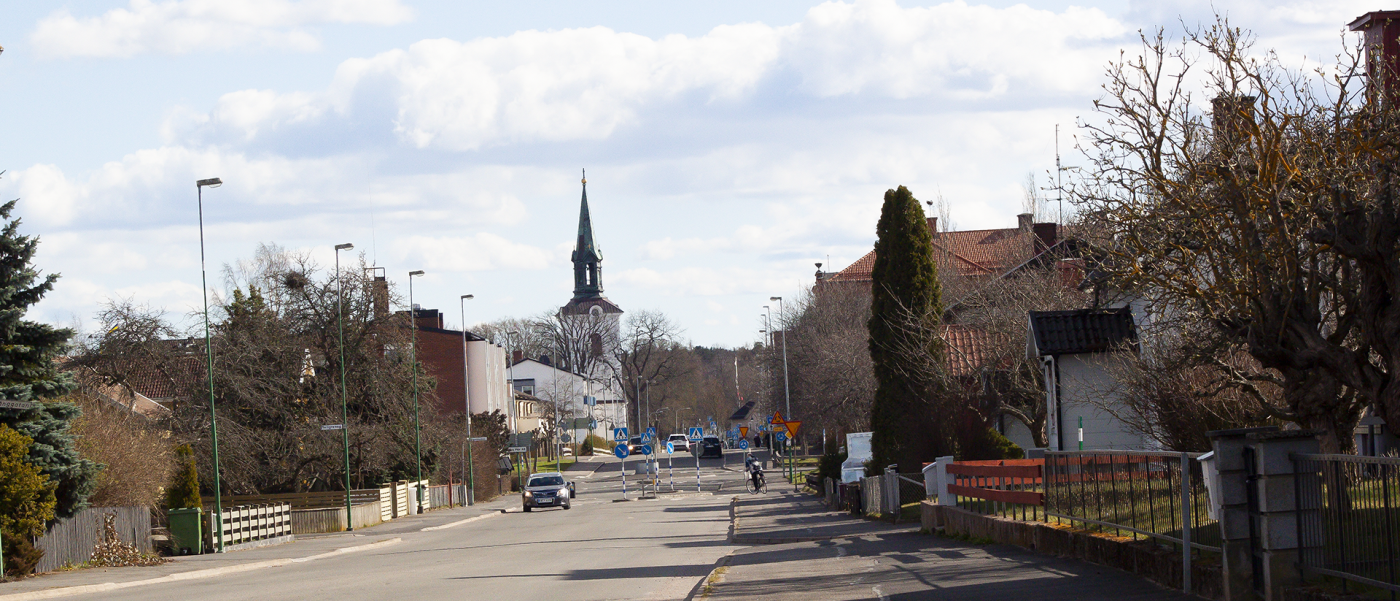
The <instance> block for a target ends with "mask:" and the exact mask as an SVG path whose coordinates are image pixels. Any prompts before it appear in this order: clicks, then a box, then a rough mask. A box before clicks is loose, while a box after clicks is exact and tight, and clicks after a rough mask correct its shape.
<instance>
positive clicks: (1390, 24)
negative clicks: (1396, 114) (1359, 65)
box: [1347, 10, 1400, 103]
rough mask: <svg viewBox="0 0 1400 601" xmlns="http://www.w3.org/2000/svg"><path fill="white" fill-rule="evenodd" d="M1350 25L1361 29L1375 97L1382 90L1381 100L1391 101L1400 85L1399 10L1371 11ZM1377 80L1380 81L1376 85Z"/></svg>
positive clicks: (1355, 28) (1367, 67) (1371, 87)
mask: <svg viewBox="0 0 1400 601" xmlns="http://www.w3.org/2000/svg"><path fill="white" fill-rule="evenodd" d="M1347 27H1349V28H1350V29H1351V30H1352V31H1360V32H1362V37H1363V42H1364V50H1365V52H1366V74H1367V75H1368V76H1369V77H1370V79H1371V82H1370V83H1371V86H1370V95H1371V98H1372V100H1373V101H1374V100H1375V99H1376V98H1375V97H1376V95H1377V94H1380V95H1381V96H1382V97H1381V100H1383V101H1385V102H1387V103H1389V102H1391V101H1392V100H1391V99H1392V98H1394V97H1395V94H1396V92H1397V87H1400V64H1397V63H1400V11H1397V10H1380V11H1375V12H1369V13H1366V14H1364V15H1361V16H1360V17H1357V18H1356V20H1355V21H1352V22H1351V23H1348V24H1347ZM1377 81H1379V82H1380V84H1381V85H1379V86H1378V85H1376V83H1377Z"/></svg>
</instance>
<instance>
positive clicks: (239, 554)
mask: <svg viewBox="0 0 1400 601" xmlns="http://www.w3.org/2000/svg"><path fill="white" fill-rule="evenodd" d="M518 504H519V501H518V500H517V498H516V497H515V496H514V495H509V494H507V495H503V496H501V497H497V498H496V499H493V500H491V501H489V502H485V503H477V504H476V505H473V506H471V507H454V508H451V509H440V510H437V511H431V512H428V513H425V514H422V515H415V516H407V517H402V518H398V519H396V520H392V521H389V522H385V523H382V524H378V525H376V526H371V527H369V528H362V529H359V530H356V531H354V532H333V533H326V534H309V535H300V536H297V539H296V541H294V542H291V543H287V544H282V545H273V546H268V547H260V548H257V549H248V550H246V551H231V552H228V553H206V554H203V555H192V556H184V557H174V558H171V561H170V562H167V563H165V564H162V565H158V566H149V567H129V568H90V569H82V570H71V571H64V572H49V573H46V574H40V575H38V576H35V577H32V578H26V579H24V580H19V581H15V582H6V583H0V601H20V600H27V599H38V598H49V597H50V596H52V597H61V596H64V595H65V594H68V593H69V592H75V591H65V590H60V589H68V588H71V587H101V586H106V585H113V586H114V587H121V586H129V585H132V584H135V583H138V582H141V581H148V580H153V579H158V578H169V579H186V578H200V577H212V576H218V575H222V574H227V573H231V572H240V571H247V570H254V569H264V568H271V567H277V566H279V565H286V564H287V563H291V562H298V561H315V560H318V559H322V558H324V557H330V556H333V555H334V554H338V553H345V552H351V553H353V552H356V551H359V550H362V549H370V548H374V547H376V546H385V545H392V544H396V543H397V542H399V541H400V540H401V539H402V536H403V535H408V534H410V533H413V532H419V531H422V530H423V529H424V528H432V529H441V528H443V527H453V526H454V525H458V523H459V522H464V520H468V519H473V518H478V519H489V518H482V516H489V515H499V514H500V512H501V510H503V509H506V508H509V507H515V506H517V505H518Z"/></svg>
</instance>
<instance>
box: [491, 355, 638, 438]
mask: <svg viewBox="0 0 1400 601" xmlns="http://www.w3.org/2000/svg"><path fill="white" fill-rule="evenodd" d="M513 377H514V384H515V389H516V390H517V391H520V392H523V393H526V394H530V395H533V396H534V397H536V398H538V399H540V401H541V402H544V403H547V404H549V405H552V406H556V407H558V413H557V415H558V417H564V418H568V417H577V418H582V417H587V418H591V419H593V420H596V421H597V427H596V428H594V429H593V431H592V433H593V434H596V435H598V436H601V437H603V438H605V439H608V438H611V436H612V428H613V427H615V426H622V425H625V424H626V423H627V403H626V402H625V401H623V400H622V395H621V394H620V393H618V392H617V390H616V386H615V385H614V383H613V381H612V380H611V379H603V380H601V381H600V380H591V379H588V378H584V377H583V376H581V375H578V374H576V373H573V372H570V371H567V370H563V369H558V368H556V367H554V366H552V365H550V364H548V363H545V362H542V361H539V360H535V359H521V360H520V361H517V362H516V363H515V365H514V366H513ZM585 397H593V398H594V399H595V400H596V404H593V405H586V404H585V402H584V398H585ZM556 419H557V418H556ZM572 434H582V432H571V435H572Z"/></svg>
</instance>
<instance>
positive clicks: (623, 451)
mask: <svg viewBox="0 0 1400 601" xmlns="http://www.w3.org/2000/svg"><path fill="white" fill-rule="evenodd" d="M613 454H614V455H617V458H618V459H626V458H627V445H625V444H620V445H617V448H615V449H613Z"/></svg>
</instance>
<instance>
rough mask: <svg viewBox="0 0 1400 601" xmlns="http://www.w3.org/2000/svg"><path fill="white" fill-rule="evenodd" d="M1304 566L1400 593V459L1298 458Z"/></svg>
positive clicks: (1392, 594)
mask: <svg viewBox="0 0 1400 601" xmlns="http://www.w3.org/2000/svg"><path fill="white" fill-rule="evenodd" d="M1292 459H1293V465H1294V469H1295V473H1296V475H1297V477H1296V479H1295V480H1294V483H1295V488H1296V490H1295V495H1296V496H1295V498H1296V502H1297V504H1298V505H1297V509H1298V511H1297V512H1296V515H1297V520H1298V532H1299V536H1300V540H1299V549H1298V555H1299V563H1300V567H1302V568H1303V572H1304V573H1305V574H1308V573H1311V574H1313V575H1326V576H1334V577H1337V578H1341V579H1342V586H1343V588H1345V587H1346V586H1347V582H1354V583H1359V584H1363V585H1366V586H1370V587H1375V588H1377V589H1380V590H1384V591H1389V592H1390V598H1391V599H1395V598H1396V593H1400V458H1394V457H1358V456H1356V455H1311V454H1293V455H1292Z"/></svg>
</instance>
